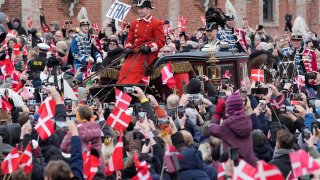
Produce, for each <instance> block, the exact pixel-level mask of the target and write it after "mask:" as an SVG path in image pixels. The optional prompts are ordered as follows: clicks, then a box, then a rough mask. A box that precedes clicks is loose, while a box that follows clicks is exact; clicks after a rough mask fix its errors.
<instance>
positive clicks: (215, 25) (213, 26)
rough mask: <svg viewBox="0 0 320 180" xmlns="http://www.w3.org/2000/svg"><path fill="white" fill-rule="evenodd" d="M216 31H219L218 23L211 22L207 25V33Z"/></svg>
mask: <svg viewBox="0 0 320 180" xmlns="http://www.w3.org/2000/svg"><path fill="white" fill-rule="evenodd" d="M214 29H218V24H217V23H216V22H209V23H207V24H206V31H211V30H214Z"/></svg>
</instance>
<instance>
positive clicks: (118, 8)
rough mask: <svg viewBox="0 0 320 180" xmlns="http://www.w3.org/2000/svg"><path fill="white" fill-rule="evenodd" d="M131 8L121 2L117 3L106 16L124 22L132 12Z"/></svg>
mask: <svg viewBox="0 0 320 180" xmlns="http://www.w3.org/2000/svg"><path fill="white" fill-rule="evenodd" d="M130 9H131V6H130V5H128V4H125V3H122V2H119V1H115V2H114V3H113V4H112V6H111V7H110V9H109V11H108V12H107V14H106V16H107V17H108V18H112V19H115V20H118V21H121V22H122V21H123V20H124V18H125V17H126V16H127V14H128V12H129V11H130Z"/></svg>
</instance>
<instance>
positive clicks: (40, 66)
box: [29, 43, 50, 74]
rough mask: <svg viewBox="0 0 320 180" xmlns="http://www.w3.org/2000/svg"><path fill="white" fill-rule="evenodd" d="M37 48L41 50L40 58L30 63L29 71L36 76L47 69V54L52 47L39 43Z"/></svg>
mask: <svg viewBox="0 0 320 180" xmlns="http://www.w3.org/2000/svg"><path fill="white" fill-rule="evenodd" d="M37 46H38V48H39V57H38V58H35V59H32V60H31V61H30V62H29V70H30V71H32V72H34V73H35V74H38V73H40V72H41V71H43V70H44V68H45V67H46V65H47V61H48V59H47V52H48V51H49V49H50V46H48V45H47V44H45V43H39V44H37Z"/></svg>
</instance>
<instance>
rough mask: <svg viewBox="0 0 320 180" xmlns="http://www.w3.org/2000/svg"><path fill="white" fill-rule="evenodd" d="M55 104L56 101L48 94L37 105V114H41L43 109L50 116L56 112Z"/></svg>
mask: <svg viewBox="0 0 320 180" xmlns="http://www.w3.org/2000/svg"><path fill="white" fill-rule="evenodd" d="M56 105H57V103H56V101H55V100H53V99H52V97H51V96H48V97H47V98H46V99H45V100H44V101H43V103H42V104H41V105H40V106H39V110H38V114H42V113H43V112H44V111H46V112H47V114H48V116H49V117H50V118H52V117H54V116H55V113H56Z"/></svg>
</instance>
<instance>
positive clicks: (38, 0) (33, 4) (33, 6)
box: [21, 0, 42, 30]
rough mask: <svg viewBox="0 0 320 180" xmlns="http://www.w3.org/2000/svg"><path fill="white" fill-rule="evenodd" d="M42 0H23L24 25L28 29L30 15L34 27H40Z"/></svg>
mask: <svg viewBox="0 0 320 180" xmlns="http://www.w3.org/2000/svg"><path fill="white" fill-rule="evenodd" d="M41 6H42V0H32V1H30V0H21V14H22V19H21V20H22V25H23V26H24V28H26V30H28V17H30V18H31V20H32V23H33V25H32V27H33V28H36V29H38V28H40V29H41V26H40V9H39V8H40V7H41Z"/></svg>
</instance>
